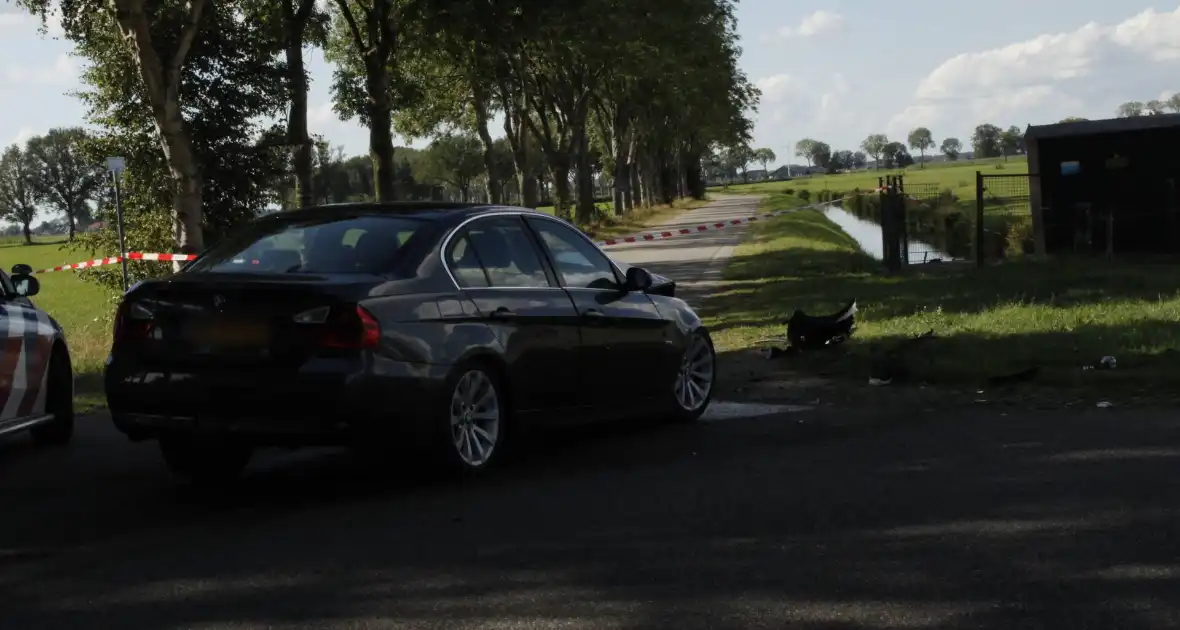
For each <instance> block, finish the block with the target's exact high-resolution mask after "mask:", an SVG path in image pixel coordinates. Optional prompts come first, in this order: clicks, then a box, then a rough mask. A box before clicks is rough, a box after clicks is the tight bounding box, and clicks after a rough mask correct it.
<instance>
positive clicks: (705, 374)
mask: <svg viewBox="0 0 1180 630" xmlns="http://www.w3.org/2000/svg"><path fill="white" fill-rule="evenodd" d="M716 377H717V353H716V352H715V351H714V350H713V340H712V338H710V337H709V333H708V332H706V331H704V330H697V331H694V332H693V333H692V334H691V335H689V338H688V340H687V342H686V343H685V344H684V353H683V354H682V355H681V357H680V364H679V367H678V370H677V373H676V380H675V382H674V384H673V387H672V398H673V404H674V405H675V411H674V415H675V419H677V420H680V421H682V422H693V421H695V420H697V419H698V418H700V417H701V414H703V413H705V409H707V408H708V407H709V402H710V401H711V400H712V399H713V386H714V383H715V382H716Z"/></svg>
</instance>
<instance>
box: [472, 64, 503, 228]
mask: <svg viewBox="0 0 1180 630" xmlns="http://www.w3.org/2000/svg"><path fill="white" fill-rule="evenodd" d="M471 93H472V95H473V98H472V99H471V107H472V109H474V110H475V130H476V132H477V133H478V134H479V140H480V142H482V143H483V167H484V170H485V171H487V175H488V203H492V204H497V205H498V204H501V203H504V192H503V190H502V189H501V187H500V182H499V181H497V180H496V178H495V176H494V175H493V174H494V173H495V171H496V153H495V151H494V149H495V144H494V143H495V141H494V140H492V134H491V132H489V131H488V118H489V117H488V95H487V93H486V91H485V90H484V89H483V86H482V85H480V83H479V80H478V79H477V78H472V79H471Z"/></svg>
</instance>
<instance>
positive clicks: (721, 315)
mask: <svg viewBox="0 0 1180 630" xmlns="http://www.w3.org/2000/svg"><path fill="white" fill-rule="evenodd" d="M798 203H799V202H798V200H797V199H795V198H794V197H788V196H786V195H781V194H780V195H773V196H771V197H769V198H768V199H767V200H766V202H765V203H764V204H763V208H764V209H771V208H778V207H783V205H784V204H798ZM751 229H752V232H751V234H750V238H749V239H748V240H747V242H746V243H744V244H743V245H741V246H740V247H739V248H738V250H737V252H736V253H735V255H734V258H733V260H732V261H731V262H730V264H729V266H728V268H727V269H726V276H725V277H726V280H727V285H726V287H725V289H724V291H722V292H719V293H717V294H715V295H714V296H712V297H711V298H710V299H709V301H708V302H707V303H706V306H705V309H704V315H705V316H706V317H707V320H708V323H709V325H710V327H711V329H712V330H714V331H716V332H715V340H716V343H717V346H718V349H719V350H721V351H726V350H736V349H742V348H750V347H754V346H757V345H758V344H759V341H760V340H763V339H766V338H772V337H781V336H783V335H784V334H785V326H783V325H782V324H781V322H782V321H783V320H785V319H786V318H787V317H788V316H789V315H790V313H791V312H792V311H794V309H796V308H799V309H803V310H804V311H806V312H808V313H817V314H818V313H825V312H831V311H834V310H835V309H837V308H839V307H840V306H842V305H843V304H844V303H846V302H847V301H848V300H851V299H854V298H855V299H856V300H858V302H859V308H860V312H859V313H858V315H857V317H858V325H859V329H858V330H857V333H856V335H855V336H854V340H853V341H852V342H851V343H849V344H847V345H846V346H844V347H843V348H842V349H838V350H831V351H826V352H825V351H820V352H816V353H814V355H813V356H812V357H802V358H792V359H790V361H794V362H796V363H795V364H794V365H795V366H797V367H800V368H801V369H804V370H814V371H819V372H823V373H835V374H844V375H848V376H855V377H857V378H864V379H867V377H868V371H869V361H870V359H871V357H872V356H873V354H874V353H875V352H876V351H878V350H880V349H884V348H889V347H893V346H894V345H895V344H896V343H897V342H899V341H901V340H903V339H906V338H910V337H913V336H916V335H919V334H921V333H924V332H926V331H928V330H931V329H933V330H934V332H935V333H936V334H937V335H938V339H936V340H933V341H931V342H929V343H924V344H923V345H922V346H921V350H920V352H917V353H914V355H913V356H909V357H908V358H907V359H906V361H905V363H906V367H908V368H909V369H910V370H911V371H912V373H913V376H914V377H915V379H917V380H923V381H926V382H931V383H945V384H966V383H972V384H976V383H982V382H984V381H986V380H987V379H988V378H990V377H995V376H1002V375H1007V374H1012V373H1016V372H1020V371H1022V370H1025V369H1028V368H1032V367H1037V368H1039V370H1040V372H1039V374H1038V376H1037V381H1038V382H1041V383H1044V384H1049V385H1055V386H1061V385H1065V386H1076V387H1079V388H1086V389H1088V390H1090V389H1095V388H1097V390H1102V389H1103V388H1107V387H1109V388H1112V389H1118V390H1119V391H1122V390H1123V389H1124V388H1127V387H1131V388H1140V387H1151V388H1158V387H1164V388H1167V387H1169V386H1175V385H1177V384H1180V362H1178V361H1177V360H1176V354H1175V353H1176V351H1177V350H1178V349H1180V292H1178V287H1177V284H1176V281H1175V278H1176V275H1175V271H1174V267H1173V266H1172V265H1168V264H1145V263H1139V264H1133V263H1111V262H1106V261H1076V260H1074V261H1069V260H1061V261H1056V262H1021V263H1007V264H1003V265H998V266H993V267H987V268H983V269H977V268H975V267H973V266H959V265H954V264H944V265H932V266H929V267H922V268H913V269H912V270H911V271H909V272H907V273H906V274H904V275H901V276H894V277H888V276H885V275H884V274H882V273H880V271H879V270H880V263H878V262H877V261H874V260H872V259H871V258H870V257H868V256H867V255H866V254H864V253H863V252H862V251H861V250H860V249H859V248H858V247H857V245H856V243H855V241H853V240H852V238H851V237H849V236H848V235H847V234H845V233H844V232H843V231H841V230H840V229H839V228H837V227H836V226H835V225H834V224H833V223H831V222H830V221H828V220H827V219H826V218H824V217H823V215H822V214H821V213H819V212H817V211H812V210H805V211H800V212H799V213H795V214H790V215H786V216H784V217H780V218H776V219H773V220H771V221H768V222H766V223H763V224H757V225H755V226H753V227H752V228H751ZM1108 355H1109V356H1114V357H1115V358H1116V359H1117V361H1118V369H1116V370H1113V371H1107V370H1083V366H1087V365H1094V364H1097V363H1099V362H1100V360H1101V359H1102V357H1104V356H1108Z"/></svg>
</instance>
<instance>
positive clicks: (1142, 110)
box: [1062, 93, 1180, 122]
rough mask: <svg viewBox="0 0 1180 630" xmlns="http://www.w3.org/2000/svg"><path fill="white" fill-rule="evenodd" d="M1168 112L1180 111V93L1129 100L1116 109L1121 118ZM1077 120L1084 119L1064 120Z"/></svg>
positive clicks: (1116, 113) (1069, 120)
mask: <svg viewBox="0 0 1180 630" xmlns="http://www.w3.org/2000/svg"><path fill="white" fill-rule="evenodd" d="M1168 112H1172V113H1180V93H1177V94H1173V95H1172V96H1171V97H1169V98H1167V99H1164V100H1159V99H1153V100H1150V101H1147V102H1144V101H1127V102H1126V103H1123V104H1122V105H1119V107H1118V109H1117V110H1116V111H1115V115H1117V116H1118V117H1119V118H1135V117H1136V116H1159V115H1160V114H1166V113H1168ZM1075 120H1084V119H1066V120H1064V121H1062V122H1071V121H1075Z"/></svg>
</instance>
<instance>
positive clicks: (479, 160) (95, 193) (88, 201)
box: [0, 127, 774, 243]
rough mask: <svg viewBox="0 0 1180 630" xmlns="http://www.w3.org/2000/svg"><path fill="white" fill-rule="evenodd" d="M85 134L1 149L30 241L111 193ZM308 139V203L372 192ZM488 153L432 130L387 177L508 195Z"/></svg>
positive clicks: (288, 180)
mask: <svg viewBox="0 0 1180 630" xmlns="http://www.w3.org/2000/svg"><path fill="white" fill-rule="evenodd" d="M92 141H93V137H92V136H91V135H90V134H89V133H88V132H87V131H86V130H85V129H83V128H78V127H74V128H59V129H52V130H50V131H49V133H47V134H46V135H44V136H38V137H34V138H30V139H29V140H28V141H26V142H24V143H17V144H13V145H11V146H9V147H8V148H7V149H5V150H4V151H3V153H2V154H0V220H6V221H10V222H12V223H14V224H16V225H17V226H18V232H19V233H23V235H24V237H25V240H26V242H28V243H31V242H32V238H31V237H32V233H33V231H34V230H33V223H34V221H35V220H36V218H37V216H38V215H39V214H40V215H46V214H48V215H55V217H57V218H56V219H55V220H53V221H45V222H44V223H43V224H42V225H41V226H40V229H42V230H54V232H53V233H60V232H61V231H68V233H69V239H70V240H71V241H72V240H73V239H74V234H75V230H76V229H77V228H78V227H86V226H87V225H89V224H90V223H91V222H92V221H93V219H92V216H93V215H94V214H95V213H96V210H97V209H98V208H99V207H100V206H102V205H104V204H105V205H109V203H110V202H111V201H112V199H111V198H110V192H111V190H110V187H109V186H108V185H107V182H108V181H109V180H108V177H109V176H108V175H107V173H106V171H105V170H104V169H103V168H102V167H99V166H95V165H94V164H93V163H92V162H91V161H90V160H88V159H87V158H86V157H85V156H84V151H85V146H86V144H87V143H88V142H92ZM313 142H314V143H315V151H314V152H313V154H312V177H311V185H310V189H311V190H312V191H313V194H312V196H311V198H310V199H309V200H308V201H309V202H310V203H315V204H325V203H341V202H349V201H364V200H370V199H373V197H374V193H375V182H374V179H373V173H372V163H371V161H370V159H369V157H368V156H351V157H350V156H346V155H345V153H344V148H343V147H341V146H335V147H333V146H331V145H330V144H329V143H328V142H327V141H326V140H324V139H323V138H322V137H318V136H315V137H313ZM592 154H593V155H592V158H593V160H594V173H595V174H596V175H598V178H599V180H600V182H599V183H602V179H603V177H602V175H603V167H602V156H601V154H599V153H597V152H596V151H593V150H592ZM492 155H493V160H492V164H493V166H492V171H491V173H487V172H486V171H485V165H484V161H483V158H484V150H483V146H482V143H481V142H480V140H479V138H478V137H477V136H476V135H475V134H471V133H454V134H449V135H445V136H442V137H439V138H437V139H435V140H434V141H432V142H431V143H430V145H429V146H428V147H427V148H426V149H424V150H419V149H413V148H408V147H396V148H395V156H396V157H395V160H394V170H393V184H394V187H395V189H397V190H399V191H401V192H402V193H403V194H404V195H405V196H407V197H410V198H415V199H425V198H429V199H443V198H449V199H454V200H458V201H469V200H472V199H474V198H475V197H476V196H478V193H479V192H480V191H481V190H486V187H487V186H488V185H489V184H490V185H491V186H496V187H502V188H503V189H504V191H505V195H509V194H511V193H512V191H511V190H510V188H511V180H512V178H513V177H514V175H515V172H514V166H513V164H514V162H513V155H512V150H511V147H510V145H509V143H508V141H507V139H505V138H499V139H496V140H494V141H493V143H492ZM542 157H543V156H541V155H539V154H535V155H531V156H530V159H529V163H530V164H532V165H533V166H534V170H533V172H532V173H531V174H530V175H531V177H533V178H534V179H535V181H536V182H537V191H536V193H535V197H536V198H539V199H541V200H542V201H544V200H548V199H550V198H551V196H552V188H553V186H551V185H550V184H549V182H548V181H547V173H546V172H545V169H544V168H539V166H540V165H541V164H542V163H543V160H542ZM773 159H774V157H773V156H771V157H770V160H771V161H773ZM489 179H490V180H491V181H490V182H489V181H488V180H489ZM269 186H270V190H269V191H268V193H269V194H268V195H267V197H268V198H269V203H270V205H271V206H272V207H273V208H274V209H277V210H286V209H289V208H293V207H296V206H297V205H298V204H299V202H300V199H299V188H298V184H297V182H296V181H295V179H294V178H293V177H290V176H286V177H282V176H280V177H277V178H276V179H275V180H273V181H272V182H271V183H270V185H269ZM518 199H519V197H515V198H514V199H513V200H518Z"/></svg>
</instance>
